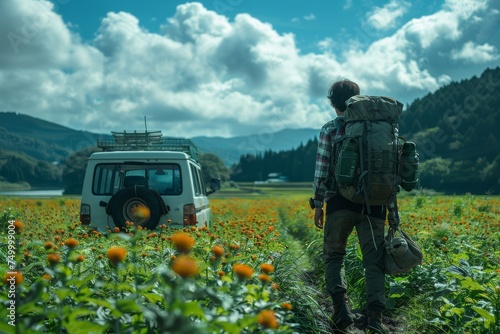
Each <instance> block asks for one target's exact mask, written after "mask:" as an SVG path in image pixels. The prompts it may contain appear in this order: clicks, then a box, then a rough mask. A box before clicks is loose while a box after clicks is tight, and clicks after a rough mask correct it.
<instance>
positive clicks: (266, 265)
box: [260, 263, 274, 274]
mask: <svg viewBox="0 0 500 334" xmlns="http://www.w3.org/2000/svg"><path fill="white" fill-rule="evenodd" d="M260 270H262V272H263V273H266V274H270V273H272V272H273V271H274V266H273V265H272V264H269V263H263V264H261V265H260Z"/></svg>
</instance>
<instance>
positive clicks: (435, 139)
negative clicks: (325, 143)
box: [233, 67, 500, 194]
mask: <svg viewBox="0 0 500 334" xmlns="http://www.w3.org/2000/svg"><path fill="white" fill-rule="evenodd" d="M399 126H400V127H399V128H400V135H401V136H403V137H404V138H406V139H407V140H410V141H414V142H415V143H416V144H417V148H418V151H419V154H420V166H419V169H420V187H423V188H427V189H434V190H437V191H440V192H445V193H449V194H453V193H466V192H471V193H476V194H483V193H488V192H493V193H496V194H498V192H499V191H500V132H499V130H498V129H499V127H500V67H497V68H495V69H488V70H486V71H484V72H483V74H482V75H481V76H480V77H472V78H470V79H468V80H463V81H461V82H452V83H450V84H449V85H446V86H444V87H442V88H440V89H439V90H437V91H436V92H434V93H429V94H428V95H426V96H424V97H422V98H420V99H417V100H415V101H414V102H413V103H412V104H411V105H409V106H408V108H407V110H405V111H404V112H403V114H402V116H401V119H400V122H399ZM316 145H317V141H316V140H314V141H310V142H308V143H307V144H306V145H305V146H301V147H299V148H297V149H294V150H291V151H281V152H270V151H268V152H266V153H265V154H263V155H261V154H259V155H253V156H252V155H246V156H242V157H241V158H240V161H239V163H238V164H237V165H236V166H234V168H233V179H234V180H237V181H254V180H263V179H265V178H266V176H267V174H268V173H271V172H274V173H282V174H284V175H286V176H288V177H289V179H290V181H311V182H312V179H313V175H314V164H315V161H314V160H315V159H314V156H315V152H316Z"/></svg>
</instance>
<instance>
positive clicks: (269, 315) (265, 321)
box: [258, 310, 279, 329]
mask: <svg viewBox="0 0 500 334" xmlns="http://www.w3.org/2000/svg"><path fill="white" fill-rule="evenodd" d="M258 322H259V325H261V326H262V327H264V328H273V329H277V328H278V327H279V324H278V319H276V315H275V314H274V311H273V310H262V311H260V313H259V318H258Z"/></svg>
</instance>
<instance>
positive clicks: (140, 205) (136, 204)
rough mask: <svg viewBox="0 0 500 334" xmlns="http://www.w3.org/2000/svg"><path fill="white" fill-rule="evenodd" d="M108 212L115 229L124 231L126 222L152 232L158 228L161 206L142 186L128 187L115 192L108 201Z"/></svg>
mask: <svg viewBox="0 0 500 334" xmlns="http://www.w3.org/2000/svg"><path fill="white" fill-rule="evenodd" d="M110 204H111V208H110V210H109V212H110V215H111V217H112V218H113V221H114V223H115V226H116V227H119V228H120V229H125V228H126V227H127V226H126V222H127V221H128V222H131V223H133V224H134V225H135V226H141V227H143V228H147V229H148V230H153V229H155V228H156V226H158V222H159V221H160V216H161V214H162V213H161V211H162V210H161V205H160V203H159V201H158V197H157V196H156V195H155V194H154V193H153V191H151V190H149V189H148V188H146V187H143V186H134V187H129V188H126V189H123V190H120V191H119V192H117V193H116V194H115V195H114V196H113V197H112V198H111V200H110Z"/></svg>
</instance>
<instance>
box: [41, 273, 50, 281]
mask: <svg viewBox="0 0 500 334" xmlns="http://www.w3.org/2000/svg"><path fill="white" fill-rule="evenodd" d="M42 278H43V279H44V280H46V281H50V280H51V279H52V276H50V275H49V274H43V275H42Z"/></svg>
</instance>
